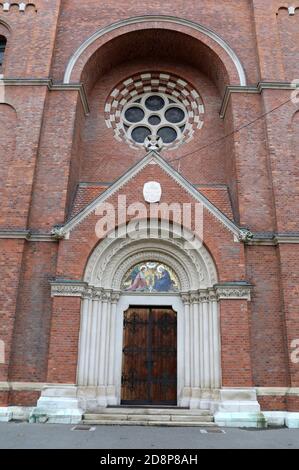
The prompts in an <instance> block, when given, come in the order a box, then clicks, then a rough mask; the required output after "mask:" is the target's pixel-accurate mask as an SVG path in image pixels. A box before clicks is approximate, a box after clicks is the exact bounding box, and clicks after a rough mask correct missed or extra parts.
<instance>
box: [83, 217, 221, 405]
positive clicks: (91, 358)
mask: <svg viewBox="0 0 299 470" xmlns="http://www.w3.org/2000/svg"><path fill="white" fill-rule="evenodd" d="M122 230H123V233H122ZM170 230H171V236H170V237H166V236H165V235H166V234H165V233H164V228H163V226H160V229H159V231H158V232H157V235H156V237H155V236H154V237H153V236H152V237H151V238H146V237H145V238H142V239H139V240H136V239H134V237H131V236H130V233H127V227H123V228H122V229H121V230H120V232H118V237H117V238H109V237H108V238H106V239H105V240H104V241H103V242H101V243H100V244H99V245H98V246H97V248H96V249H95V250H94V252H93V254H92V255H91V257H90V259H89V262H88V264H87V267H86V272H85V279H84V280H85V282H86V283H88V286H89V287H88V289H86V295H84V296H83V301H82V310H81V328H80V341H79V357H78V375H77V381H78V386H79V390H80V389H81V393H80V397H81V402H82V407H83V408H84V409H88V410H94V409H96V408H97V407H99V406H100V407H101V406H108V405H120V404H121V402H122V378H123V380H124V377H123V374H124V369H123V351H124V348H125V347H126V344H124V339H126V336H124V324H125V321H126V313H127V312H128V311H130V309H133V310H134V309H136V308H137V307H138V308H140V309H143V310H145V311H147V312H148V313H147V314H146V315H147V318H148V319H149V317H150V313H149V312H150V309H152V311H154V312H157V311H158V310H159V309H160V312H161V316H163V314H165V313H166V312H170V311H173V312H175V314H176V328H177V333H176V345H174V347H175V348H176V361H175V362H174V365H173V369H174V368H175V369H176V373H177V379H176V397H173V395H172V398H170V399H169V401H172V402H173V403H174V402H176V404H177V405H178V406H184V407H186V406H187V407H203V408H205V407H206V408H208V407H209V405H210V402H211V400H212V399H213V396H214V392H215V390H218V389H219V388H220V386H221V367H220V333H219V312H218V302H217V298H216V293H215V291H214V288H213V286H214V285H215V284H217V274H216V269H215V266H214V263H213V260H212V258H211V256H210V254H209V253H208V251H207V250H206V248H205V247H204V246H203V245H201V244H199V245H198V246H194V247H193V248H192V249H190V250H189V249H186V246H187V245H186V241H187V240H188V234H187V233H186V231H185V232H184V234H182V230H181V227H178V226H175V225H173V226H171V227H170ZM131 235H132V234H131ZM189 240H190V238H189ZM154 265H155V266H156V267H160V271H161V270H165V271H167V270H168V274H165V279H166V278H167V279H168V285H169V286H170V285H171V287H170V288H169V289H167V288H166V287H164V289H162V291H161V290H159V285H161V281H160V284H159V283H157V282H158V281H159V279H160V278H162V277H163V276H162V275H161V276H160V277H159V276H158V277H159V279H158V280H157V279H156V281H155V280H152V281H151V284H149V285H146V284H144V288H138V287H137V288H136V289H132V288H130V287H128V273H130V272H131V273H132V272H133V271H134V269H135V270H136V267H139V269H140V268H141V267H142V266H154ZM152 271H153V270H152ZM139 272H140V271H139ZM151 275H152V273H151ZM135 278H136V277H135ZM135 278H134V277H132V281H131V282H132V285H133V284H134V280H135ZM169 280H170V281H171V283H170V282H169ZM146 282H147V283H148V282H149V280H148V279H146ZM163 282H164V281H163V279H162V284H163ZM135 284H136V283H135ZM141 285H142V284H141ZM164 285H166V286H167V282H166V283H165V282H164ZM136 286H138V283H137V284H136ZM155 287H156V288H155ZM155 315H158V316H159V315H160V314H155ZM155 315H154V316H155ZM145 321H148V320H145ZM151 321H152V322H153V321H156V322H157V321H159V319H158V318H156V319H154V320H151ZM145 332H146V334H149V335H150V334H151V333H150V332H149V330H148V329H147V328H145V330H144V331H143V333H141V335H142V334H145ZM156 336H157V333H156ZM152 341H153V340H152V339H151V343H150V344H148V345H147V346H148V347H149V348H150V349H151V351H149V352H148V353H147V354H149V355H150V354H152V353H153V351H152V349H153V347H154V348H155V347H156V346H155V345H154V346H153V344H152ZM154 341H155V340H154ZM164 346H165V345H164ZM166 346H167V345H166ZM157 347H158V346H157ZM162 347H163V344H162ZM167 347H168V346H167ZM146 360H148V357H146V358H145V361H146ZM159 364H160V365H159V367H162V369H161V371H160V372H159V377H158V378H157V380H158V381H160V382H161V383H162V382H163V377H164V380H166V376H165V373H167V371H166V370H163V361H162V360H161V359H160V362H159ZM125 372H126V371H125ZM142 373H143V374H144V375H146V371H145V370H143V372H142V371H141V377H139V379H140V380H141V379H142ZM151 377H152V376H151ZM143 378H144V379H145V377H143ZM125 380H130V379H129V378H128V377H127V378H125ZM146 380H147V385H148V386H149V383H148V376H147V379H146ZM169 380H173V377H172V378H171V379H169ZM151 392H152V391H151ZM156 393H158V392H156ZM159 393H160V397H158V398H157V401H159V400H160V401H163V394H162V392H161V390H160V392H159ZM157 396H158V395H157ZM133 398H134V400H135V399H136V400H140V401H142V400H143V401H146V400H145V399H144V396H141V395H140V397H138V396H137V397H136V396H134V397H133ZM164 400H165V402H166V401H168V397H165V398H164ZM150 401H155V397H153V396H151V399H150Z"/></svg>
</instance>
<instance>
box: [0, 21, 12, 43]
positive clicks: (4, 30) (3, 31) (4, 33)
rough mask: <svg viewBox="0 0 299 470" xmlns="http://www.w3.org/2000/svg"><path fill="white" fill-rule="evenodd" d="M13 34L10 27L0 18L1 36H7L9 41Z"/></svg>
mask: <svg viewBox="0 0 299 470" xmlns="http://www.w3.org/2000/svg"><path fill="white" fill-rule="evenodd" d="M10 32H11V27H10V25H9V24H8V23H7V22H6V21H4V20H2V19H1V18H0V35H1V36H5V37H6V39H8V37H9V35H10Z"/></svg>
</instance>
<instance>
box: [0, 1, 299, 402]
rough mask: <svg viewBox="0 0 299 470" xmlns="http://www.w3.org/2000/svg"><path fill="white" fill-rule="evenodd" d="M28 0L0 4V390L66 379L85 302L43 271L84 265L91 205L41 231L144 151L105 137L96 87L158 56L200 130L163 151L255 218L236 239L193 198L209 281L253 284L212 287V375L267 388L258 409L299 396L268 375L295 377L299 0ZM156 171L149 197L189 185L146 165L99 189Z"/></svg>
mask: <svg viewBox="0 0 299 470" xmlns="http://www.w3.org/2000/svg"><path fill="white" fill-rule="evenodd" d="M2 3H3V2H2ZM19 3H21V2H19ZM25 3H26V4H29V3H30V6H28V7H27V8H26V9H25V11H20V10H19V9H18V8H17V7H16V5H15V3H14V5H15V6H13V7H11V8H10V9H9V11H5V10H4V9H3V6H2V4H0V35H2V36H4V37H6V38H7V47H6V50H5V55H4V61H3V65H2V66H0V74H2V75H0V124H1V133H0V159H1V166H0V208H1V209H0V278H1V292H0V319H1V322H0V340H1V341H2V342H3V343H4V345H5V355H4V358H3V359H4V360H3V361H0V405H1V406H7V405H24V406H28V405H35V403H36V400H37V397H38V392H37V391H36V390H31V391H30V390H28V388H26V387H25V388H24V390H23V391H22V390H21V388H22V387H21V385H20V384H19V385H18V387H16V386H15V385H13V384H16V383H27V384H28V383H33V384H34V383H37V384H43V383H67V384H72V383H76V368H77V357H78V339H79V329H80V303H81V301H80V299H79V298H74V297H57V298H54V299H53V298H51V290H50V281H51V280H54V279H62V278H63V279H67V280H74V281H82V280H83V277H84V270H85V267H86V264H87V261H88V259H89V257H90V255H91V254H92V252H93V250H94V249H95V247H96V246H97V245H98V243H101V241H99V240H98V239H97V237H96V235H95V225H96V222H97V220H98V217H97V216H96V215H95V214H94V213H92V214H91V215H89V216H88V217H86V218H85V219H84V220H83V221H82V222H81V223H80V224H79V225H77V226H76V227H75V228H74V230H73V231H72V232H71V235H70V237H69V238H67V239H61V240H56V239H55V237H53V236H51V230H52V229H53V227H54V226H55V225H63V224H65V223H66V222H67V221H69V220H71V219H72V218H73V217H75V216H76V215H77V214H79V213H80V212H81V211H82V210H84V209H85V208H86V207H87V206H88V205H89V204H90V203H91V202H92V201H93V200H94V199H95V198H97V197H98V196H99V195H100V194H103V193H104V192H105V191H106V190H107V189H109V188H110V187H111V184H112V183H113V182H115V181H116V180H117V179H118V178H120V177H121V176H122V175H124V174H125V173H126V172H127V171H128V170H129V168H131V167H132V166H133V165H135V164H136V163H137V162H139V161H140V160H141V159H142V158H143V157H144V155H145V154H146V150H145V149H141V150H136V149H132V148H130V147H129V145H127V144H126V143H125V142H119V141H118V140H116V139H115V138H114V135H113V131H112V129H111V128H108V127H107V124H106V122H105V116H104V110H105V103H106V100H107V98H108V96H109V95H110V93H111V91H112V90H113V89H114V88H116V87H117V86H118V84H119V83H121V82H123V81H125V80H126V79H128V78H130V77H132V76H134V74H137V73H138V74H139V73H148V72H159V73H164V74H167V73H169V74H173V75H177V76H179V77H181V78H182V79H183V80H186V82H188V83H190V84H192V86H193V87H194V89H196V90H198V92H199V93H200V96H201V98H202V100H203V103H204V108H205V113H204V125H203V127H202V129H201V130H197V131H196V132H195V134H194V138H193V139H192V140H191V141H190V142H187V143H184V145H182V146H180V147H179V148H178V149H177V150H169V151H168V150H162V152H161V155H162V157H163V158H164V159H165V160H166V162H168V163H169V165H170V166H172V167H173V168H174V170H175V171H177V172H178V173H179V174H180V175H182V176H183V177H184V178H185V179H186V180H187V181H188V182H189V183H191V184H192V185H194V187H195V188H196V189H197V190H198V192H199V193H201V194H202V195H204V196H205V197H206V198H207V199H208V200H209V201H210V202H211V203H212V204H213V205H214V206H215V207H216V208H217V209H219V210H220V211H221V213H223V214H224V215H225V216H226V217H227V218H228V219H230V220H231V221H233V222H234V223H235V225H236V226H238V227H243V228H244V227H245V228H248V229H249V230H250V231H251V232H252V233H253V235H254V237H253V239H252V240H247V241H245V242H238V243H237V242H236V241H234V240H233V237H232V234H231V233H230V232H229V231H228V230H227V228H226V227H225V226H224V225H223V224H222V223H221V222H220V221H219V220H218V219H217V218H216V217H214V216H213V215H212V214H211V213H210V212H208V211H206V210H205V213H204V244H205V247H206V248H207V250H208V251H209V253H210V254H211V256H212V258H213V260H214V262H215V265H216V268H217V273H218V280H219V283H226V282H230V283H233V282H242V281H243V282H244V281H246V282H248V283H249V284H251V285H252V296H251V297H252V298H251V301H250V302H248V301H246V300H244V299H240V300H229V301H227V300H225V301H221V302H220V329H221V363H222V384H223V386H225V387H256V388H258V389H261V390H262V389H263V388H267V389H271V388H272V389H273V395H271V392H269V390H268V392H267V394H265V395H263V393H262V391H260V392H259V395H258V399H259V402H260V404H261V406H262V409H263V410H276V411H278V410H288V411H299V393H298V394H297V396H296V395H295V392H294V394H292V395H287V394H285V395H280V396H278V395H276V392H275V389H278V388H280V389H285V390H286V389H289V388H292V389H296V388H298V389H299V363H298V362H296V360H294V349H295V346H294V340H297V339H298V341H299V287H298V286H299V248H298V246H299V245H298V243H299V222H298V221H299V169H298V168H299V166H298V159H299V154H298V152H299V150H298V148H299V137H298V135H299V133H298V131H299V118H298V116H299V112H298V111H299V104H298V99H297V102H296V100H295V101H294V100H291V95H292V93H293V92H294V90H293V89H292V85H291V82H292V81H293V80H295V79H299V70H298V56H299V41H298V31H299V0H293V1H292V2H291V4H292V6H293V7H295V9H294V10H290V9H288V8H289V6H290V2H285V1H283V0H268V1H266V2H265V1H264V0H230V1H228V0H188V1H187V2H186V1H185V0H171V1H166V0H165V1H163V2H161V1H158V0H155V1H151V2H149V4H148V5H145V4H144V2H136V1H133V0H118V1H115V2H113V1H107V0H103V1H101V2H99V1H98V0H88V1H85V2H84V1H82V0H63V1H61V0H34V1H33V2H31V1H30V2H29V1H28V2H27V1H25ZM33 4H34V6H33ZM133 18H136V19H135V20H134V21H132V19H133ZM195 25H200V27H199V28H197V27H195ZM207 31H212V32H213V34H214V35H215V36H213V35H212V36H211V35H209V34H207ZM96 32H100V34H98V35H97V36H96V35H95V33H96ZM92 35H95V37H94V40H93V41H90V43H89V44H87V45H86V47H85V48H82V50H81V53H80V54H78V57H77V59H76V60H74V61H73V62H72V61H71V59H72V57H74V54H75V52H76V51H77V50H78V48H79V47H80V46H82V44H84V43H85V41H86V40H87V39H88V38H90V37H91V36H92ZM215 37H216V38H218V39H217V40H215ZM219 38H221V40H219ZM227 47H230V48H231V50H233V51H234V54H235V57H237V59H233V58H232V57H231V56H230V55H229V54H228V52H227V49H226V48H227ZM238 63H240V64H242V67H243V70H244V71H245V78H244V79H242V73H241V71H240V68H238ZM70 64H71V65H72V67H70ZM68 71H69V72H70V73H69V78H68V77H67V73H68ZM244 80H245V82H244ZM81 84H82V85H81ZM151 180H157V181H159V182H160V183H161V186H162V188H163V194H162V200H161V202H166V203H176V202H179V203H181V204H182V203H188V202H194V201H193V200H192V198H191V196H190V194H189V193H188V192H187V191H185V190H184V189H183V188H182V187H180V186H179V185H177V184H176V183H174V181H173V180H172V179H171V178H170V177H169V176H168V175H166V173H165V172H163V170H162V169H161V168H159V167H157V166H154V165H153V166H148V167H147V168H145V169H143V170H142V171H141V172H140V173H139V174H137V175H136V176H135V177H134V178H133V179H132V180H130V181H128V182H127V183H126V184H125V185H124V186H123V187H122V188H121V190H119V191H118V192H117V193H115V194H113V195H112V196H111V197H109V198H108V199H107V202H110V203H112V204H116V200H117V196H118V194H122V195H126V197H127V203H128V205H129V204H131V203H133V202H136V201H140V202H143V201H144V199H143V194H142V190H143V185H144V183H145V182H147V181H151ZM117 224H118V221H117V220H116V225H117ZM297 345H298V343H297ZM297 347H298V346H297ZM296 357H297V358H298V354H297V356H296ZM4 384H6V385H4ZM7 384H8V385H7ZM5 387H10V389H9V390H7V389H6V388H5Z"/></svg>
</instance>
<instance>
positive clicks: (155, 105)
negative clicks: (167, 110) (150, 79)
mask: <svg viewBox="0 0 299 470" xmlns="http://www.w3.org/2000/svg"><path fill="white" fill-rule="evenodd" d="M164 105H165V101H164V100H163V98H162V97H161V96H158V95H152V96H149V97H148V98H147V99H146V100H145V106H146V107H147V109H149V110H150V111H159V110H160V109H162V108H163V107H164Z"/></svg>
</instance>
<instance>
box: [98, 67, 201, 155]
mask: <svg viewBox="0 0 299 470" xmlns="http://www.w3.org/2000/svg"><path fill="white" fill-rule="evenodd" d="M203 114H204V106H203V103H202V100H201V98H200V96H199V94H198V92H197V91H196V90H195V89H194V88H192V86H191V85H189V84H188V83H187V82H186V81H184V80H182V79H180V78H179V77H177V76H174V75H168V74H163V73H144V74H140V75H136V76H134V77H132V78H129V79H127V80H125V81H124V82H122V83H121V84H120V85H119V86H118V87H117V88H115V89H114V90H113V91H112V93H111V94H110V96H109V98H108V100H107V102H106V105H105V121H106V125H107V127H109V128H112V129H113V130H114V137H115V138H116V139H117V140H118V141H120V142H121V141H126V142H127V143H128V144H129V145H130V147H132V148H135V149H140V147H142V146H145V147H147V148H155V146H156V148H157V149H159V148H162V147H164V148H167V149H176V148H178V147H179V146H180V145H181V144H182V143H184V142H189V141H190V140H192V139H193V136H194V132H195V130H196V129H201V127H202V126H203ZM152 145H154V147H152Z"/></svg>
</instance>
